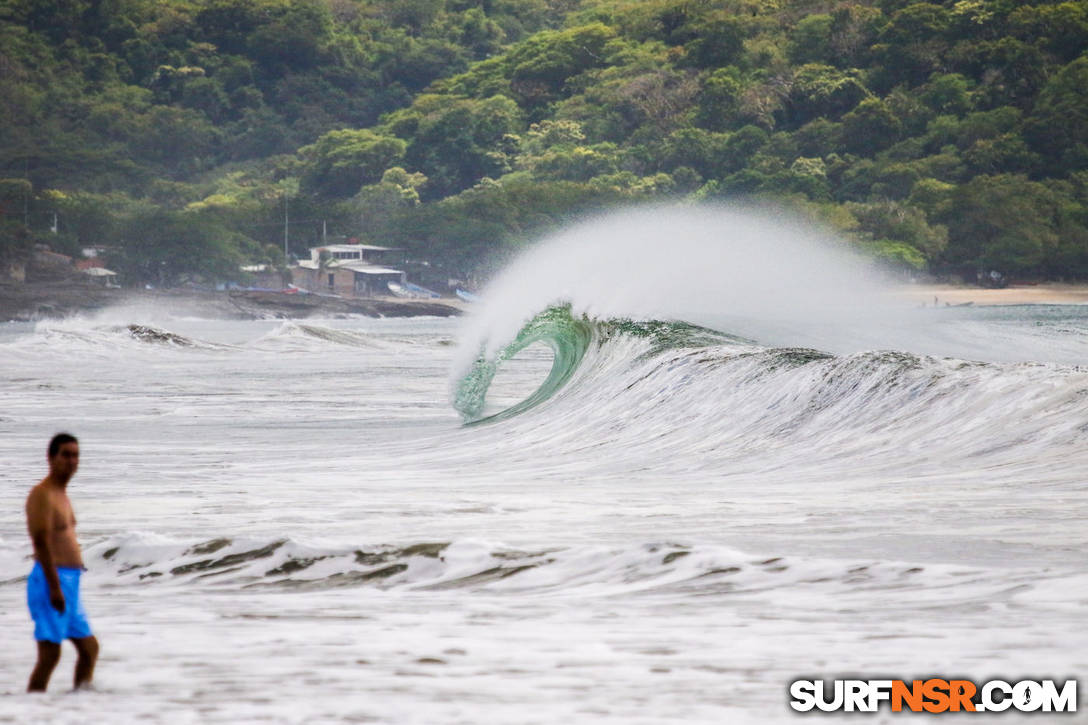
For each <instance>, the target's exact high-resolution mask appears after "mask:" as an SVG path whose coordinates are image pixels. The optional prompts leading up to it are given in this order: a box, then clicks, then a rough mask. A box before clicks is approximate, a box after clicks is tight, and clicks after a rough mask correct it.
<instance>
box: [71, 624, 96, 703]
mask: <svg viewBox="0 0 1088 725" xmlns="http://www.w3.org/2000/svg"><path fill="white" fill-rule="evenodd" d="M72 644H74V645H75V646H76V651H77V652H79V659H78V660H76V676H75V682H74V684H73V686H74V687H75V688H76V689H77V690H78V689H79V688H81V687H83V686H84V685H88V684H90V682H91V679H92V678H93V677H94V663H95V662H96V661H97V660H98V640H97V639H95V638H94V635H92V636H90V637H80V638H78V639H76V638H75V637H73V638H72Z"/></svg>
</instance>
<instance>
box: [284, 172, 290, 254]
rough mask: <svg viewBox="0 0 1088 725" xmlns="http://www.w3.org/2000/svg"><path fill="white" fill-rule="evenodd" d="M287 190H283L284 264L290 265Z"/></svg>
mask: <svg viewBox="0 0 1088 725" xmlns="http://www.w3.org/2000/svg"><path fill="white" fill-rule="evenodd" d="M287 224H288V219H287V190H286V189H284V192H283V266H284V267H287V266H289V265H290V259H289V256H288V253H287Z"/></svg>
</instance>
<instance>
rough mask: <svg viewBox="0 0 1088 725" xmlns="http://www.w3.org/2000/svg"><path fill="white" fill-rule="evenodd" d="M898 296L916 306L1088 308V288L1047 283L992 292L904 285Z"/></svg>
mask: <svg viewBox="0 0 1088 725" xmlns="http://www.w3.org/2000/svg"><path fill="white" fill-rule="evenodd" d="M894 294H895V295H896V296H898V297H902V298H904V299H907V300H910V301H911V302H913V303H914V304H915V305H918V306H921V305H922V304H923V303H924V304H925V306H926V307H932V306H933V299H934V297H936V298H937V305H938V306H939V307H944V306H946V305H963V304H966V303H968V302H970V303H972V304H974V305H979V306H982V305H1071V304H1088V284H1062V283H1057V282H1047V283H1044V284H1037V285H1009V286H1008V287H1005V288H1003V289H989V288H986V287H975V286H968V285H950V284H917V285H903V286H902V287H900V288H898V289H897V290H896V291H895V292H894Z"/></svg>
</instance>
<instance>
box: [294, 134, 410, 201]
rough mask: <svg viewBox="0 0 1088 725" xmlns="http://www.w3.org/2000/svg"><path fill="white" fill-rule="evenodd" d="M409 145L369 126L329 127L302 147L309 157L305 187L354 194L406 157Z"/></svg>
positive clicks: (333, 194)
mask: <svg viewBox="0 0 1088 725" xmlns="http://www.w3.org/2000/svg"><path fill="white" fill-rule="evenodd" d="M407 146H408V145H407V144H406V143H405V142H404V141H402V140H401V139H399V138H394V137H392V136H381V135H379V134H377V133H375V132H373V131H370V130H368V129H359V130H352V129H343V130H340V131H329V132H328V133H326V134H324V135H323V136H322V137H321V138H319V139H318V140H317V142H316V143H314V144H313V146H309V147H307V148H305V149H303V150H302V154H303V155H304V157H306V158H308V159H309V163H308V165H307V169H306V171H305V172H304V174H303V176H302V188H303V190H305V191H307V192H312V193H317V194H322V195H324V196H329V197H341V198H343V197H348V196H352V195H354V194H355V193H356V192H358V191H359V188H360V187H362V186H363V185H364V184H373V183H375V182H377V181H378V180H379V179H381V176H382V173H383V172H384V171H385V170H386V169H388V168H389V167H390V166H392V165H394V164H395V163H397V162H398V161H400V159H401V158H403V157H404V153H405V150H406V148H407Z"/></svg>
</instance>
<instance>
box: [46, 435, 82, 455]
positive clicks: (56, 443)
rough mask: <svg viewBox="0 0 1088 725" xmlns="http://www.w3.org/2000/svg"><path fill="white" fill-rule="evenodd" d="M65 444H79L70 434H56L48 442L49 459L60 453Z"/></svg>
mask: <svg viewBox="0 0 1088 725" xmlns="http://www.w3.org/2000/svg"><path fill="white" fill-rule="evenodd" d="M65 443H79V440H78V439H77V438H76V437H75V436H74V435H72V434H71V433H57V434H56V435H55V436H53V440H51V441H49V457H50V458H53V457H55V456H56V455H57V454H58V453H60V447H61V446H63V445H64V444H65Z"/></svg>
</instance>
